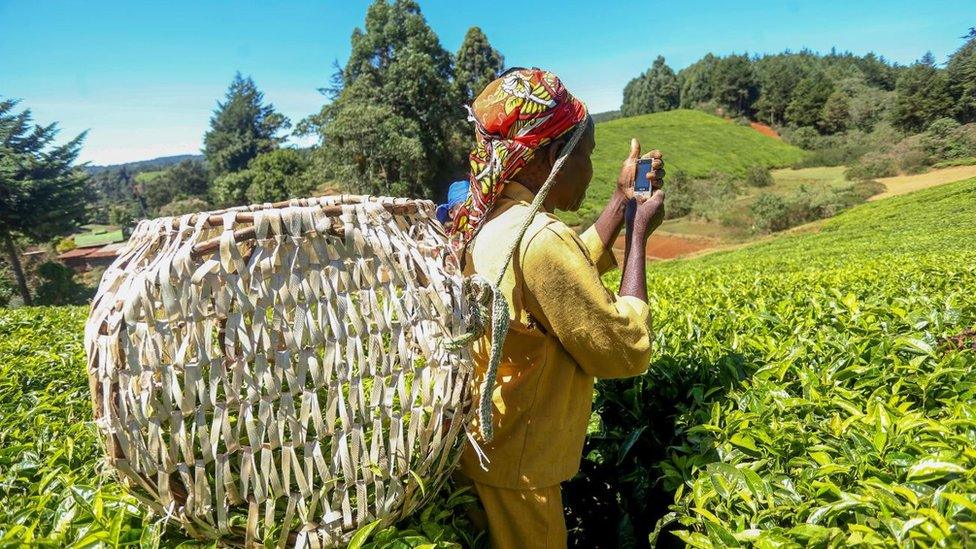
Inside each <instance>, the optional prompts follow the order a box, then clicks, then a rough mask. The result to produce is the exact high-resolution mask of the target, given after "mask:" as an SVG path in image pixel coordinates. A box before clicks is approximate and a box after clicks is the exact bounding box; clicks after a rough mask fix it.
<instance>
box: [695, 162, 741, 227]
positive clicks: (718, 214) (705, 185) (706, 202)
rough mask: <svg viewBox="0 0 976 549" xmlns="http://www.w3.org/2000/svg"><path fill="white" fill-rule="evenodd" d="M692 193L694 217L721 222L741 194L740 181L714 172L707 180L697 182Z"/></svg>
mask: <svg viewBox="0 0 976 549" xmlns="http://www.w3.org/2000/svg"><path fill="white" fill-rule="evenodd" d="M692 191H693V193H694V197H693V198H694V202H693V203H692V205H691V213H692V215H694V216H696V217H699V218H702V219H706V220H708V221H721V220H722V217H723V215H724V214H725V213H726V212H727V210H728V209H729V203H730V202H732V201H733V200H735V197H736V196H738V194H739V180H738V179H736V178H735V176H732V175H728V174H722V173H717V172H712V173H711V174H710V175H709V177H708V178H707V179H699V180H697V181H695V183H694V184H693V185H692Z"/></svg>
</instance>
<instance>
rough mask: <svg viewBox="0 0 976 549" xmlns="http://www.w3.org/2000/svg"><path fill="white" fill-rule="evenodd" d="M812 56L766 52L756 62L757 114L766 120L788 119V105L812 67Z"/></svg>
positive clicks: (782, 120) (773, 122)
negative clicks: (758, 90) (767, 53)
mask: <svg viewBox="0 0 976 549" xmlns="http://www.w3.org/2000/svg"><path fill="white" fill-rule="evenodd" d="M810 57H811V56H810V55H808V54H805V53H800V54H785V53H784V54H778V55H767V56H765V57H763V58H762V59H760V60H758V61H757V62H756V75H757V78H758V80H759V84H760V92H759V99H758V100H757V101H756V111H757V112H756V117H757V118H758V119H759V120H762V121H763V122H766V123H768V124H773V125H781V124H783V123H785V121H786V107H787V106H789V104H790V100H791V99H792V98H793V91H794V90H795V89H796V87H797V85H798V84H799V83H800V81H801V80H803V79H804V78H805V77H806V76H807V75H808V74H809V73H810V70H811V64H812V61H811V59H810Z"/></svg>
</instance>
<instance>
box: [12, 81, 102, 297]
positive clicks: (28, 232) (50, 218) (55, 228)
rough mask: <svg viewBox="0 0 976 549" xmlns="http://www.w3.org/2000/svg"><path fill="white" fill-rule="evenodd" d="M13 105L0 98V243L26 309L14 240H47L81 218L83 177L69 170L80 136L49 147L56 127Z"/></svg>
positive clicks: (72, 168)
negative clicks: (21, 237)
mask: <svg viewBox="0 0 976 549" xmlns="http://www.w3.org/2000/svg"><path fill="white" fill-rule="evenodd" d="M17 103H18V102H17V101H14V100H12V99H0V241H2V244H3V246H4V249H5V250H4V251H5V252H6V254H7V261H8V262H9V263H10V266H11V268H12V270H13V271H14V275H15V276H16V278H17V285H18V289H19V291H20V294H21V298H22V299H23V300H24V303H26V304H28V305H29V304H30V302H31V297H30V290H29V288H28V287H27V283H26V280H25V277H24V274H23V268H22V266H21V264H20V257H19V255H18V251H17V247H16V245H15V243H14V237H15V235H23V236H25V237H27V238H29V239H31V240H35V241H37V240H47V239H50V238H52V237H54V236H57V235H59V234H63V233H65V232H68V231H69V230H70V229H72V228H74V226H75V225H76V224H77V223H78V222H79V221H81V220H82V219H83V218H84V215H85V200H86V198H87V193H86V188H85V182H86V180H87V177H88V176H87V174H86V173H85V172H84V171H83V170H80V169H77V168H76V167H75V166H74V162H75V160H76V159H77V158H78V152H79V151H80V149H81V141H82V139H84V137H85V134H84V133H82V134H80V135H78V136H76V137H75V138H73V139H70V140H68V141H67V142H66V143H64V144H63V145H52V141H53V140H54V138H55V137H56V136H57V134H58V127H57V124H55V123H52V124H49V125H47V126H38V125H36V124H34V123H33V121H32V118H31V112H30V110H24V111H21V112H19V113H16V112H14V108H16V107H17Z"/></svg>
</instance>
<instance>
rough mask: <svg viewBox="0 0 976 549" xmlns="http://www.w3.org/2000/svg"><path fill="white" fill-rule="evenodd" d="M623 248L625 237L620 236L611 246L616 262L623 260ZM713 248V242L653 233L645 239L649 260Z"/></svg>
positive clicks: (671, 257) (714, 244)
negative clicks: (615, 255)
mask: <svg viewBox="0 0 976 549" xmlns="http://www.w3.org/2000/svg"><path fill="white" fill-rule="evenodd" d="M625 246H626V240H625V237H624V236H623V235H621V236H620V237H619V238H617V242H616V243H614V246H613V250H614V252H615V253H616V254H617V259H618V260H621V261H622V260H623V255H624V247H625ZM715 246H716V243H715V242H713V241H711V240H708V239H705V238H686V237H683V236H678V235H674V234H661V233H655V234H652V235H651V237H650V238H648V239H647V257H648V258H649V259H673V258H675V257H681V256H685V255H688V254H690V253H694V252H697V251H700V250H706V249H708V248H713V247H715Z"/></svg>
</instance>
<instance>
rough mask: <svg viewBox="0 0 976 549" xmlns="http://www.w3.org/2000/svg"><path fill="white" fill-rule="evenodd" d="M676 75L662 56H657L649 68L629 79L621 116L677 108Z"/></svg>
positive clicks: (677, 90) (678, 93)
mask: <svg viewBox="0 0 976 549" xmlns="http://www.w3.org/2000/svg"><path fill="white" fill-rule="evenodd" d="M680 91H681V89H680V87H679V85H678V77H677V76H675V74H674V71H673V70H671V67H669V66H668V65H667V63H666V62H665V60H664V57H663V56H660V55H659V56H657V59H655V60H654V63H653V64H652V65H651V68H650V69H649V70H648V71H647V72H645V73H644V74H642V75H640V76H638V77H637V78H635V79H633V80H631V81H630V82H629V83H628V84H627V86H626V87H625V88H624V101H623V105H621V107H620V113H621V114H622V115H623V116H636V115H639V114H647V113H652V112H661V111H669V110H671V109H674V108H677V106H678V103H679V101H678V99H679V95H680Z"/></svg>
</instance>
